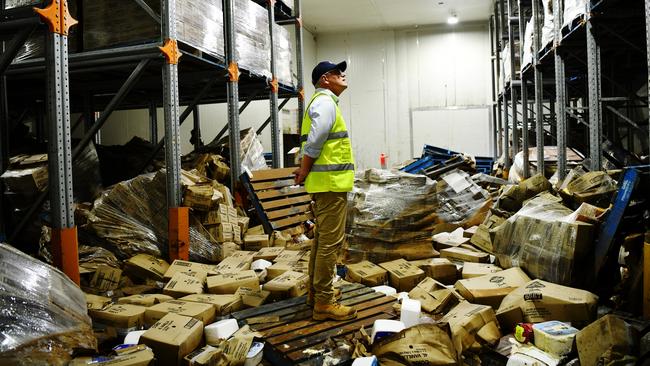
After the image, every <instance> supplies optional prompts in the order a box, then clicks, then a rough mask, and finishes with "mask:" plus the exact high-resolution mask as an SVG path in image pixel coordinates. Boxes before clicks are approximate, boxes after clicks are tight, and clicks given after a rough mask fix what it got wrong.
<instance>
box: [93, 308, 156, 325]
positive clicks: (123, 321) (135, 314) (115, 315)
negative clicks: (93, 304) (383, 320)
mask: <svg viewBox="0 0 650 366" xmlns="http://www.w3.org/2000/svg"><path fill="white" fill-rule="evenodd" d="M145 310H147V308H145V307H144V306H138V305H128V304H114V305H111V306H109V307H107V308H105V309H103V310H88V315H90V317H91V318H92V319H93V321H94V322H97V323H101V324H104V325H107V326H110V327H115V328H118V329H122V330H127V329H140V328H141V327H142V326H143V325H144V314H145Z"/></svg>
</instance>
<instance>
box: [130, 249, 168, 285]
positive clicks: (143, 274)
mask: <svg viewBox="0 0 650 366" xmlns="http://www.w3.org/2000/svg"><path fill="white" fill-rule="evenodd" d="M168 269H169V263H167V262H166V261H164V260H162V259H160V258H156V257H154V256H152V255H149V254H138V255H136V256H133V257H131V258H129V259H128V260H127V261H126V263H124V271H125V272H126V273H128V274H130V275H133V276H134V277H137V278H140V279H148V278H151V279H152V280H156V281H162V280H163V277H164V275H165V272H167V270H168Z"/></svg>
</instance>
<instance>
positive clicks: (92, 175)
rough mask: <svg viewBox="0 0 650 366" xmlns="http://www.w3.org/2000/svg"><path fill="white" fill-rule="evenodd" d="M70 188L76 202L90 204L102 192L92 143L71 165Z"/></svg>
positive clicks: (97, 162) (95, 153)
mask: <svg viewBox="0 0 650 366" xmlns="http://www.w3.org/2000/svg"><path fill="white" fill-rule="evenodd" d="M72 179H73V182H72V187H73V189H74V198H75V201H76V202H90V201H92V200H94V199H95V198H96V197H97V196H98V195H99V194H100V192H101V190H102V184H101V182H102V176H101V173H100V170H99V157H98V156H97V150H96V149H95V145H94V144H93V143H89V144H88V145H87V146H86V147H85V148H84V149H83V150H82V151H81V154H80V155H79V157H78V158H77V159H75V161H74V162H73V163H72Z"/></svg>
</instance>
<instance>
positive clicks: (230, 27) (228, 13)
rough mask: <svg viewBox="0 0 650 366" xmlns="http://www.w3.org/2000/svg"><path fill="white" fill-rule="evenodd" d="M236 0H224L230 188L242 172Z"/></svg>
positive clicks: (235, 184) (233, 188) (235, 185)
mask: <svg viewBox="0 0 650 366" xmlns="http://www.w3.org/2000/svg"><path fill="white" fill-rule="evenodd" d="M234 19H235V6H234V0H223V28H224V32H223V33H224V40H225V51H226V52H225V53H226V65H227V67H228V82H227V95H228V129H229V130H230V137H231V138H230V139H229V142H230V189H232V190H233V191H234V190H235V188H236V187H237V181H238V179H239V175H240V174H241V161H240V159H241V158H240V154H241V146H240V145H241V141H240V139H239V84H238V83H239V66H238V65H237V58H236V56H235V50H236V49H235V23H234Z"/></svg>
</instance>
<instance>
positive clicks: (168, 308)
mask: <svg viewBox="0 0 650 366" xmlns="http://www.w3.org/2000/svg"><path fill="white" fill-rule="evenodd" d="M169 313H172V314H178V315H183V316H189V317H192V318H196V319H198V320H200V321H202V322H203V324H210V323H212V322H213V321H214V316H215V308H214V306H212V305H211V304H203V303H199V302H191V301H183V300H170V301H165V302H162V303H160V304H156V305H154V306H151V307H149V308H147V309H146V312H145V313H144V321H145V324H147V325H151V324H153V323H155V322H157V321H158V320H160V319H162V318H163V317H164V316H165V315H167V314H169Z"/></svg>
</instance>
